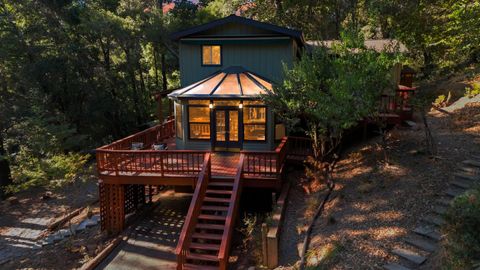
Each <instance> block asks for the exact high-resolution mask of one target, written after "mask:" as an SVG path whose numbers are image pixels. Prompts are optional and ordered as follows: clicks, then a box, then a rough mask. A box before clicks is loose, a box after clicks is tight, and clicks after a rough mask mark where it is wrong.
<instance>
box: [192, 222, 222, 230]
mask: <svg viewBox="0 0 480 270" xmlns="http://www.w3.org/2000/svg"><path fill="white" fill-rule="evenodd" d="M195 228H197V229H205V230H222V231H223V230H224V229H225V225H219V224H207V223H197V225H195Z"/></svg>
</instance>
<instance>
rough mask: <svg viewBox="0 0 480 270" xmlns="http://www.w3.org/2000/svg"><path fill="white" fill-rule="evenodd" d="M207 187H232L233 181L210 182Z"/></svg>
mask: <svg viewBox="0 0 480 270" xmlns="http://www.w3.org/2000/svg"><path fill="white" fill-rule="evenodd" d="M208 186H209V187H233V182H210V183H208Z"/></svg>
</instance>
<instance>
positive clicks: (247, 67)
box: [169, 15, 304, 151]
mask: <svg viewBox="0 0 480 270" xmlns="http://www.w3.org/2000/svg"><path fill="white" fill-rule="evenodd" d="M173 39H174V40H176V41H178V43H179V48H180V74H181V75H180V76H181V85H182V88H181V89H178V90H176V91H174V92H173V93H171V94H170V95H169V98H171V99H173V100H174V101H175V106H174V107H175V119H176V122H175V125H176V145H177V148H178V149H196V150H215V151H220V150H221V151H225V150H226V151H238V150H262V151H265V150H272V149H273V148H274V147H275V143H276V142H278V141H279V140H281V139H282V137H283V136H285V127H284V126H283V125H282V124H281V123H278V122H277V121H276V118H275V115H273V113H272V112H271V110H269V109H268V107H267V106H265V104H263V102H262V101H261V99H260V96H261V95H262V94H266V93H267V91H271V90H272V84H273V83H274V82H281V80H282V76H283V66H282V63H285V64H287V65H291V64H292V63H293V61H295V59H296V57H298V56H299V55H300V50H301V49H302V48H303V47H304V42H303V37H302V33H301V32H299V31H296V30H292V29H288V28H283V27H278V26H274V25H271V24H266V23H261V22H257V21H254V20H250V19H246V18H243V17H238V16H235V15H231V16H228V17H226V18H223V19H220V20H216V21H213V22H211V23H208V24H204V25H201V26H198V27H195V28H192V29H187V30H185V31H181V32H178V33H175V34H173Z"/></svg>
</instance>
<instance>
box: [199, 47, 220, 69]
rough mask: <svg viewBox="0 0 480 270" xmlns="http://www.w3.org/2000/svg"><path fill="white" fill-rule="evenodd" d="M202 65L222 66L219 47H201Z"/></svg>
mask: <svg viewBox="0 0 480 270" xmlns="http://www.w3.org/2000/svg"><path fill="white" fill-rule="evenodd" d="M202 65H204V66H221V65H222V47H221V46H220V45H203V46H202Z"/></svg>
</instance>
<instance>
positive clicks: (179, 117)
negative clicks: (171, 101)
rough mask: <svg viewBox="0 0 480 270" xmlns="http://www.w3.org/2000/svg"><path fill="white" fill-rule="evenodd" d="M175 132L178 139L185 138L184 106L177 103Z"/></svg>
mask: <svg viewBox="0 0 480 270" xmlns="http://www.w3.org/2000/svg"><path fill="white" fill-rule="evenodd" d="M175 132H176V133H177V138H180V139H182V138H183V126H182V104H180V103H175Z"/></svg>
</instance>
